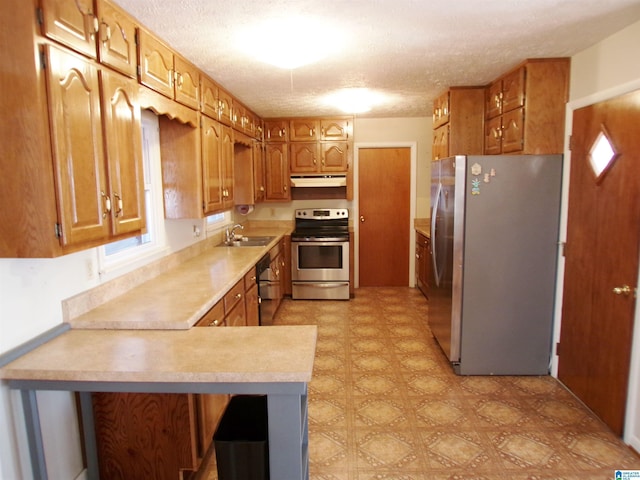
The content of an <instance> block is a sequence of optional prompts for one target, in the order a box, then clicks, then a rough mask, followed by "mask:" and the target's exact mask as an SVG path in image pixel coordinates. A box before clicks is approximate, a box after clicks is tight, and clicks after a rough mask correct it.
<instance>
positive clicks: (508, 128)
mask: <svg viewBox="0 0 640 480" xmlns="http://www.w3.org/2000/svg"><path fill="white" fill-rule="evenodd" d="M501 136H502V153H512V152H519V151H521V150H523V148H524V108H518V109H516V110H511V111H509V112H507V113H505V114H504V115H502V134H501Z"/></svg>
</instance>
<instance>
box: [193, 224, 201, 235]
mask: <svg viewBox="0 0 640 480" xmlns="http://www.w3.org/2000/svg"><path fill="white" fill-rule="evenodd" d="M193 236H194V237H196V238H198V237H199V236H200V227H198V226H197V225H194V226H193Z"/></svg>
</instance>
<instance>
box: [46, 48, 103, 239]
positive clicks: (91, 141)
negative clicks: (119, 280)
mask: <svg viewBox="0 0 640 480" xmlns="http://www.w3.org/2000/svg"><path fill="white" fill-rule="evenodd" d="M46 54H47V60H48V61H47V65H48V72H47V73H48V78H47V83H48V90H49V94H50V102H49V118H50V122H51V135H52V146H53V162H54V168H55V173H56V185H57V189H58V206H59V214H60V219H61V226H62V244H63V246H73V245H76V244H83V243H90V242H96V241H100V240H102V239H106V238H108V237H109V230H110V229H109V217H110V212H111V208H112V202H111V198H110V196H109V192H108V190H107V178H106V171H105V158H104V149H103V145H104V144H103V136H102V119H101V115H100V88H99V80H98V68H97V67H96V66H95V65H94V64H92V63H90V62H88V61H87V60H85V59H83V58H81V57H79V56H76V55H74V54H72V53H68V52H66V51H63V50H60V49H58V48H56V47H53V46H51V45H49V46H47V47H46Z"/></svg>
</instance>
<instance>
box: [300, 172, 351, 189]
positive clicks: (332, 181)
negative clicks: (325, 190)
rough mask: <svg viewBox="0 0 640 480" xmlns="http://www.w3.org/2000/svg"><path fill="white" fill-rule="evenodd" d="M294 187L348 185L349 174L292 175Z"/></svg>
mask: <svg viewBox="0 0 640 480" xmlns="http://www.w3.org/2000/svg"><path fill="white" fill-rule="evenodd" d="M291 186H292V187H346V186H347V175H346V174H337V175H291Z"/></svg>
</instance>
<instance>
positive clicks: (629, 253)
mask: <svg viewBox="0 0 640 480" xmlns="http://www.w3.org/2000/svg"><path fill="white" fill-rule="evenodd" d="M639 123H640V91H636V92H633V93H630V94H627V95H624V96H620V97H617V98H614V99H611V100H608V101H605V102H602V103H598V104H596V105H592V106H588V107H584V108H581V109H579V110H576V111H575V112H574V116H573V133H572V149H571V178H570V186H569V217H568V227H567V245H566V248H565V257H566V269H565V280H564V294H563V306H562V328H561V338H560V345H559V347H558V354H559V365H558V377H559V378H560V380H561V381H562V382H563V383H564V384H565V385H567V387H569V389H571V390H572V391H573V392H574V393H575V394H576V395H577V396H578V397H579V398H580V399H581V400H582V401H583V402H584V403H585V404H586V405H587V406H588V407H589V408H591V409H592V410H593V411H594V412H595V413H596V414H597V415H598V416H600V417H601V418H602V420H603V421H605V422H606V423H607V424H608V425H609V426H610V427H611V429H612V430H613V431H614V432H616V433H617V434H618V435H622V433H623V426H624V416H625V405H626V399H627V389H628V376H629V368H630V357H631V336H632V330H633V320H634V309H635V301H636V300H635V295H634V291H635V289H636V287H637V286H636V280H637V278H638V255H639V251H638V250H639V244H640V232H639V230H638V225H640V202H639V201H638V198H639V197H640V182H639V181H638V178H640V137H639V136H638V135H637V125H638V124H639ZM601 134H602V135H606V136H607V137H608V138H609V139H610V142H611V144H612V146H613V149H614V150H615V152H617V158H615V159H614V160H613V162H611V163H610V164H609V168H608V169H607V170H605V172H604V173H603V174H602V175H601V176H600V177H597V176H596V174H595V173H594V170H593V169H592V167H591V164H590V152H591V151H592V148H593V146H594V144H596V141H597V139H598V138H599V136H600V135H601ZM627 288H628V291H627Z"/></svg>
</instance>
